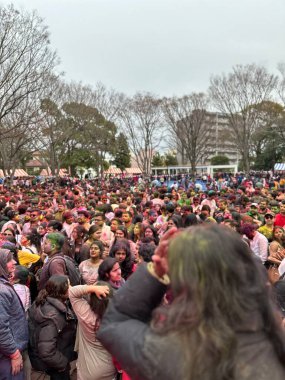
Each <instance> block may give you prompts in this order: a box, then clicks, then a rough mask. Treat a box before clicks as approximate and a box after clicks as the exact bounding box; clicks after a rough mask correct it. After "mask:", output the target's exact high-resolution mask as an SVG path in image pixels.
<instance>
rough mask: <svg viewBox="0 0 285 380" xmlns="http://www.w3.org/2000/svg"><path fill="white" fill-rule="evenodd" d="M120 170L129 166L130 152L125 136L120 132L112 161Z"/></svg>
mask: <svg viewBox="0 0 285 380" xmlns="http://www.w3.org/2000/svg"><path fill="white" fill-rule="evenodd" d="M112 163H113V164H114V165H116V166H117V168H119V169H120V170H121V171H122V172H123V171H124V170H125V169H126V168H128V167H130V166H131V154H130V149H129V145H128V141H127V138H126V136H125V135H124V134H123V133H120V134H119V136H118V138H117V141H116V151H115V155H114V160H113V161H112Z"/></svg>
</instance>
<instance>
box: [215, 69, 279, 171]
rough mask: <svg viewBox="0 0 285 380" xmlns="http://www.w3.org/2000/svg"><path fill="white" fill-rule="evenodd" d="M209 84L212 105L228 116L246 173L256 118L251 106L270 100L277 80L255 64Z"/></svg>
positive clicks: (223, 75) (248, 166)
mask: <svg viewBox="0 0 285 380" xmlns="http://www.w3.org/2000/svg"><path fill="white" fill-rule="evenodd" d="M210 83H211V84H210V88H209V92H210V96H211V98H212V101H213V104H214V106H215V107H216V108H217V109H218V110H219V111H221V112H223V113H225V114H227V115H228V120H229V127H230V129H231V131H232V137H233V139H234V141H235V143H236V145H237V148H238V150H239V153H240V155H241V157H242V163H243V167H244V170H245V171H246V172H248V171H249V168H250V152H251V146H252V136H253V133H254V131H255V129H256V125H257V123H256V120H257V117H258V114H257V112H256V111H255V109H254V108H253V107H252V106H253V105H256V104H260V103H262V102H264V101H266V100H270V98H271V93H272V91H273V90H274V89H276V87H277V83H278V78H277V77H276V76H275V75H272V74H269V73H268V72H267V70H266V69H265V68H264V67H259V66H257V65H255V64H251V65H245V66H242V65H237V66H234V67H233V70H232V72H231V73H229V74H228V75H225V74H222V75H220V76H219V75H218V76H213V77H212V78H211V82H210Z"/></svg>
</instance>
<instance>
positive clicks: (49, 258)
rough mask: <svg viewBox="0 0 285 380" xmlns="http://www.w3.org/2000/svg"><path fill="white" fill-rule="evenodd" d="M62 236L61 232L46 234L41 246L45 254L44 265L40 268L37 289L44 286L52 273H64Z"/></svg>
mask: <svg viewBox="0 0 285 380" xmlns="http://www.w3.org/2000/svg"><path fill="white" fill-rule="evenodd" d="M63 244H64V236H63V235H62V234H61V233H58V232H53V233H50V234H47V235H46V239H45V242H44V246H43V251H44V255H46V259H45V263H44V266H43V268H42V270H41V274H40V281H39V284H38V288H39V290H42V289H44V288H45V285H46V283H47V281H48V279H49V278H50V277H51V276H52V275H54V274H59V275H66V274H67V272H66V266H65V262H64V260H63V253H62V251H61V250H62V247H63Z"/></svg>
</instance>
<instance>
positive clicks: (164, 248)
mask: <svg viewBox="0 0 285 380" xmlns="http://www.w3.org/2000/svg"><path fill="white" fill-rule="evenodd" d="M177 232H178V230H177V228H176V227H172V228H171V229H170V230H168V231H167V232H166V233H165V234H164V235H163V236H162V238H161V240H160V243H159V246H158V247H157V248H156V250H155V252H154V255H153V256H152V261H153V266H154V271H155V273H156V274H157V276H158V277H163V276H164V275H165V274H166V273H168V260H167V255H168V247H169V241H170V240H171V239H172V238H173V236H174V235H176V234H177Z"/></svg>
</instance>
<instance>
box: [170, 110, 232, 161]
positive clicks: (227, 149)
mask: <svg viewBox="0 0 285 380" xmlns="http://www.w3.org/2000/svg"><path fill="white" fill-rule="evenodd" d="M205 128H206V129H207V149H205V153H204V155H203V158H202V159H201V162H198V163H197V165H209V164H210V160H211V158H212V157H214V156H217V155H223V156H227V157H228V158H229V163H230V164H231V165H232V164H237V163H238V161H239V154H238V150H237V147H236V144H235V142H234V140H233V138H232V133H231V129H230V127H229V123H228V117H227V115H226V114H222V113H219V112H207V113H206V117H205ZM177 160H178V163H179V165H187V164H189V162H188V160H187V158H186V155H185V152H183V149H181V147H177Z"/></svg>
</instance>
